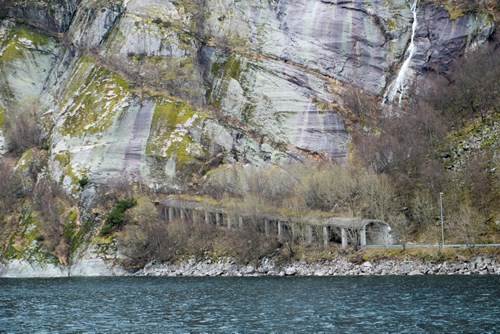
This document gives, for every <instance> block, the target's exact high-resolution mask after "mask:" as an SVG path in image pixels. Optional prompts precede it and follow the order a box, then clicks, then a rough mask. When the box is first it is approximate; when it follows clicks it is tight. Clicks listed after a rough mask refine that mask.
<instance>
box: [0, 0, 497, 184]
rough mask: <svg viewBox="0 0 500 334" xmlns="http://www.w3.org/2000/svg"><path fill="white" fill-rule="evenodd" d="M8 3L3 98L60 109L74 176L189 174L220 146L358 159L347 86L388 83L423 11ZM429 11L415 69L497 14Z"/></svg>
mask: <svg viewBox="0 0 500 334" xmlns="http://www.w3.org/2000/svg"><path fill="white" fill-rule="evenodd" d="M3 5H4V6H3V7H0V8H2V10H0V17H4V18H5V19H4V20H3V21H2V28H1V30H0V40H1V43H2V44H1V45H2V50H3V51H2V52H1V55H0V70H1V71H2V74H3V75H2V77H1V78H0V107H1V108H2V109H3V110H4V111H3V113H4V114H5V113H7V112H8V113H11V112H16V111H15V110H16V108H17V107H16V105H19V103H20V101H22V100H23V99H25V98H26V96H33V97H35V98H36V97H40V101H41V113H43V114H45V115H49V116H48V117H49V118H50V121H51V123H52V124H53V129H52V130H51V131H50V134H51V137H50V138H49V143H51V145H50V156H51V159H50V163H49V166H50V170H51V172H52V174H53V175H55V176H56V179H58V180H61V182H63V183H64V184H65V186H66V187H67V189H71V190H75V189H76V188H77V184H78V180H79V179H81V178H82V177H89V178H91V180H94V181H95V182H106V181H107V180H109V179H113V178H122V177H123V176H124V175H125V176H127V177H130V178H131V179H134V180H139V179H140V180H146V182H148V183H150V184H152V185H154V186H155V187H156V186H162V184H163V185H165V184H167V183H168V184H169V185H170V186H172V187H174V188H175V187H178V186H179V183H178V180H176V179H177V176H179V175H178V174H179V172H181V171H182V172H183V173H184V174H185V175H184V176H187V175H190V174H192V173H196V172H198V171H200V170H201V169H202V168H203V164H204V163H206V162H210V161H212V160H213V159H216V160H218V161H226V162H232V161H235V160H241V161H247V162H251V163H254V164H262V163H265V162H266V161H270V162H283V161H287V160H289V159H296V158H300V157H298V156H297V151H296V150H295V149H294V148H298V149H299V152H300V151H302V152H306V151H312V152H319V153H322V154H325V155H327V156H330V157H332V158H334V159H336V160H339V161H345V160H346V159H347V156H348V144H349V142H350V138H349V134H348V131H347V129H346V126H345V120H344V119H343V117H342V116H341V115H345V112H346V110H344V109H343V107H342V103H343V101H342V94H343V93H344V92H345V91H346V90H349V89H351V87H353V86H355V87H359V88H361V89H363V90H364V91H365V92H366V93H367V94H369V95H372V96H381V95H382V93H383V92H384V90H385V88H386V86H387V85H388V84H389V82H391V80H392V79H393V77H394V76H395V75H396V73H397V71H398V68H399V66H400V64H401V63H402V61H403V59H404V56H405V50H406V47H407V44H408V41H409V39H410V34H411V24H412V17H413V16H412V12H411V11H410V6H409V3H408V2H407V1H404V0H391V1H334V0H331V1H330V0H329V1H327V0H322V1H320V0H301V1H291V0H281V1H268V0H257V1H251V2H250V1H245V2H241V1H233V0H224V1H222V0H217V1H197V0H184V1H160V0H148V1H144V0H142V1H139V0H129V1H104V2H102V1H93V0H83V1H81V2H79V1H43V2H42V1H3ZM417 15H418V21H419V25H418V30H417V34H416V45H417V53H416V55H415V57H414V59H413V60H412V62H411V64H410V66H411V69H412V71H413V73H410V75H411V74H413V75H415V74H417V75H424V74H425V72H426V71H429V70H432V71H437V72H442V71H446V70H447V69H448V68H449V66H450V64H451V62H452V61H453V60H454V59H456V58H457V57H458V56H459V55H460V54H462V53H464V52H465V51H466V50H467V49H472V48H474V47H477V45H479V44H480V43H481V42H483V41H484V40H485V39H486V38H488V36H489V35H490V34H491V33H492V31H493V29H494V25H493V22H492V20H491V18H490V17H489V16H488V15H487V14H484V13H469V14H466V15H464V16H462V17H460V18H459V19H457V20H451V19H450V18H449V15H448V13H447V12H446V10H444V9H443V8H440V7H436V6H434V5H432V4H429V3H426V2H421V3H420V4H419V8H418V14H417ZM11 20H14V21H17V22H20V23H24V24H27V25H29V26H31V27H34V28H36V29H40V30H41V31H44V32H45V33H47V34H52V35H57V36H61V39H60V40H59V41H56V40H53V39H51V38H48V37H45V36H43V38H42V37H40V36H42V35H40V33H33V32H32V31H30V28H28V27H26V26H22V25H19V24H17V25H16V24H15V23H13V22H12V21H11ZM15 31H25V32H28V31H30V32H29V33H15ZM64 32H65V34H64V36H63V35H62V33H64ZM23 34H24V35H26V34H28V35H29V34H31V35H33V34H35V35H36V36H31V35H29V36H28V37H26V36H24V35H23ZM42 39H43V40H46V42H45V41H44V42H43V43H41V42H39V41H40V40H42ZM9 50H10V51H12V50H13V51H14V52H10V51H9ZM12 54H14V55H15V57H13V56H12ZM174 97H175V98H174ZM179 98H180V100H182V101H184V102H181V101H179ZM207 105H208V106H209V107H210V109H211V111H207V110H204V111H203V110H201V109H200V106H207ZM193 107H194V108H193ZM2 141H3V138H2V136H1V135H0V144H1V143H2ZM216 157H218V158H216ZM181 179H182V177H181ZM165 180H167V181H165Z"/></svg>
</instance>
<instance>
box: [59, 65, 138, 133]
mask: <svg viewBox="0 0 500 334" xmlns="http://www.w3.org/2000/svg"><path fill="white" fill-rule="evenodd" d="M75 96H76V98H75ZM128 97H129V89H128V84H127V82H126V81H125V79H123V78H122V77H120V76H118V75H117V74H115V73H113V72H110V71H109V70H107V69H105V68H103V67H100V66H98V65H95V64H94V63H93V62H92V61H91V60H90V59H89V58H88V57H83V58H82V59H81V61H80V65H79V66H78V68H77V70H76V72H75V73H74V74H73V77H72V79H71V82H70V84H69V85H68V88H67V89H66V91H65V92H64V97H63V99H64V101H66V102H65V103H66V113H67V114H68V116H67V117H66V121H65V123H64V125H63V128H62V133H63V134H64V135H70V136H85V135H88V134H96V133H102V132H104V131H106V130H107V129H108V128H109V127H110V126H111V125H112V124H113V122H114V121H115V119H116V118H117V117H118V116H119V111H120V110H121V108H119V106H120V105H121V104H122V103H124V102H125V101H126V99H127V98H128Z"/></svg>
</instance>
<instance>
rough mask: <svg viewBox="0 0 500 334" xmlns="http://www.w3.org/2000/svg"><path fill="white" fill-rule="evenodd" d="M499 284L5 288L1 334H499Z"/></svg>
mask: <svg viewBox="0 0 500 334" xmlns="http://www.w3.org/2000/svg"><path fill="white" fill-rule="evenodd" d="M499 316H500V277H498V276H482V277H478V276H476V277H471V276H468V277H465V276H432V277H431V276H425V277H423V276H421V277H404V276H388V277H281V278H277V277H274V278H270V277H266V278H161V277H160V278H151V277H128V278H127V277H121V278H120V277H117V278H66V279H0V333H252V332H253V333H384V332H387V333H498V332H500V325H499V324H500V320H499Z"/></svg>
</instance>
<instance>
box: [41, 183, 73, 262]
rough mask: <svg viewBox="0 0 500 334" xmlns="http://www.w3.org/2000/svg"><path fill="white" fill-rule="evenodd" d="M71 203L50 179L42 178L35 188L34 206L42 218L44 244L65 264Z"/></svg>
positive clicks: (67, 254)
mask: <svg viewBox="0 0 500 334" xmlns="http://www.w3.org/2000/svg"><path fill="white" fill-rule="evenodd" d="M71 202H72V200H71V198H70V197H69V196H68V195H67V194H66V193H65V192H64V190H62V189H61V188H60V186H59V185H58V184H57V183H55V182H54V181H53V180H51V179H50V178H41V179H40V180H39V181H38V182H37V183H36V185H35V187H34V191H33V206H34V209H35V210H36V212H37V213H38V214H39V217H40V221H41V226H40V227H41V230H42V234H43V236H44V240H43V243H44V245H45V246H46V247H47V249H48V250H49V252H51V253H53V254H54V255H56V256H57V257H58V258H59V260H60V261H61V262H62V263H64V264H68V261H69V239H68V235H65V233H64V232H65V228H66V225H67V223H68V217H69V212H70V208H71V207H72V203H71Z"/></svg>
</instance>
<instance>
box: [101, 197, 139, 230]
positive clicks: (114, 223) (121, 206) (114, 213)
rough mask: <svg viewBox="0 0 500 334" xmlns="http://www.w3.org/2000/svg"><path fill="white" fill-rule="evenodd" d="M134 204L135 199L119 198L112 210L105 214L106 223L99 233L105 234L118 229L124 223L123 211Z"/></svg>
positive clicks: (135, 202)
mask: <svg viewBox="0 0 500 334" xmlns="http://www.w3.org/2000/svg"><path fill="white" fill-rule="evenodd" d="M136 204H137V201H136V200H135V199H126V200H119V201H118V202H117V203H116V205H115V207H114V208H113V210H111V212H110V213H108V215H107V216H106V223H105V224H104V226H103V228H102V230H101V235H103V236H106V235H109V234H111V232H113V231H116V230H118V229H120V228H121V227H122V226H123V224H124V223H125V211H127V210H128V209H130V208H132V207H134V206H135V205H136Z"/></svg>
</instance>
